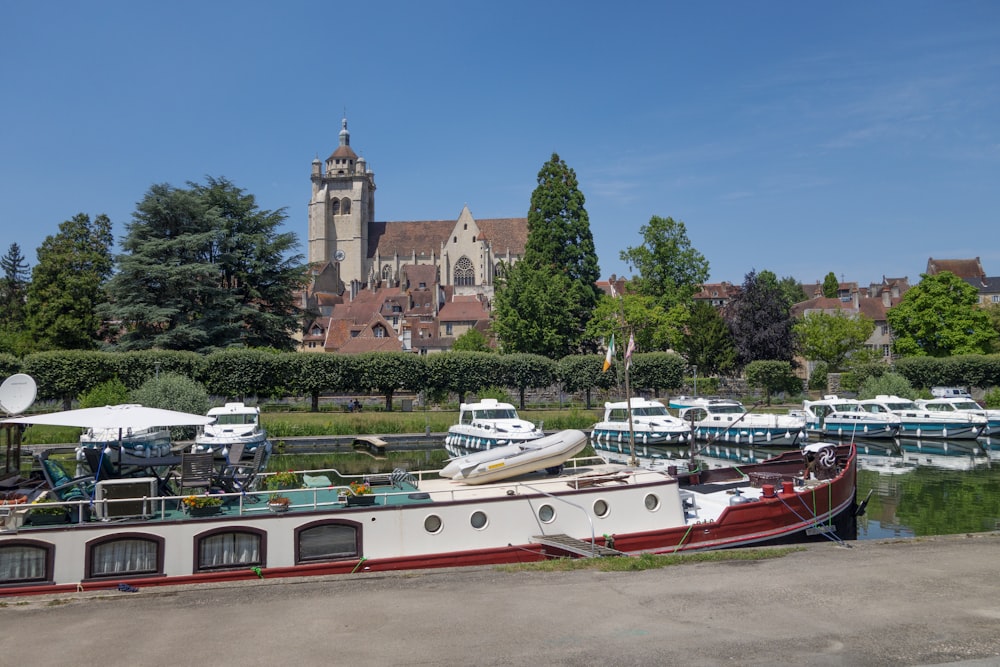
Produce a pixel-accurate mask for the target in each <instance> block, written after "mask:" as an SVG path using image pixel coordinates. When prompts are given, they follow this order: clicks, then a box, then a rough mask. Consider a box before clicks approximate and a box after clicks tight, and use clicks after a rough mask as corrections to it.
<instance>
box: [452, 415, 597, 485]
mask: <svg viewBox="0 0 1000 667" xmlns="http://www.w3.org/2000/svg"><path fill="white" fill-rule="evenodd" d="M586 446H587V435H586V434H585V433H584V432H583V431H576V430H573V429H569V430H566V431H559V432H558V433H553V434H552V435H548V436H545V437H542V438H537V439H535V440H528V441H526V442H518V443H515V444H512V445H504V446H502V447H494V448H492V449H487V450H484V451H480V452H474V453H472V454H468V455H466V456H460V457H457V458H454V459H452V460H451V461H450V462H449V463H448V465H446V466H445V467H444V468H442V469H441V473H440V474H441V476H442V477H447V478H449V479H454V480H457V481H462V482H465V483H466V484H484V483H486V482H495V481H498V480H501V479H508V478H510V477H514V476H515V475H523V474H525V473H529V472H535V471H536V470H552V471H553V472H558V469H559V467H560V466H561V465H562V464H563V463H564V462H565V461H566V460H567V459H569V458H571V457H573V456H576V455H577V454H579V453H580V452H581V451H582V450H583V448H584V447H586Z"/></svg>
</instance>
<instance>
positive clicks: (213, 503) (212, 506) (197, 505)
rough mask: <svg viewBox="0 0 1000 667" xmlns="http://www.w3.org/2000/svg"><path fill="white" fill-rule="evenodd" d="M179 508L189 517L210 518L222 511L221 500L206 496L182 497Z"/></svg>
mask: <svg viewBox="0 0 1000 667" xmlns="http://www.w3.org/2000/svg"><path fill="white" fill-rule="evenodd" d="M181 506H182V507H183V508H184V510H186V511H187V513H188V514H190V515H191V516H210V515H212V514H218V513H219V512H220V511H221V510H222V498H218V497H216V496H211V495H208V494H205V495H202V496H184V497H183V498H181Z"/></svg>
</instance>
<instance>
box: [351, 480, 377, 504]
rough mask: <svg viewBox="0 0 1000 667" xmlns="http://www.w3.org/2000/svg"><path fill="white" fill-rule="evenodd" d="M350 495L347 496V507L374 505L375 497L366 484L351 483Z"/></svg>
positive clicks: (369, 485) (369, 486)
mask: <svg viewBox="0 0 1000 667" xmlns="http://www.w3.org/2000/svg"><path fill="white" fill-rule="evenodd" d="M350 488H351V493H350V494H349V495H348V496H347V504H348V505H374V504H375V496H374V495H372V487H371V484H369V483H368V482H351V486H350Z"/></svg>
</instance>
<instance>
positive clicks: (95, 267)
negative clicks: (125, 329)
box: [25, 213, 114, 350]
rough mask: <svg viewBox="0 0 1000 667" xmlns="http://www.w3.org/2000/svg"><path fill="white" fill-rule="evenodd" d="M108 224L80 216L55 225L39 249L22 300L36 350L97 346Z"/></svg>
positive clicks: (107, 274)
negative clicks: (55, 231) (25, 293)
mask: <svg viewBox="0 0 1000 667" xmlns="http://www.w3.org/2000/svg"><path fill="white" fill-rule="evenodd" d="M113 244H114V238H113V237H112V235H111V220H109V219H108V216H106V215H103V214H102V215H98V216H97V217H96V218H94V221H93V222H91V220H90V216H89V215H86V214H84V213H78V214H77V215H75V216H74V217H73V218H72V219H71V220H67V221H65V222H63V223H61V224H60V225H59V232H58V233H57V234H55V235H52V236H48V237H46V238H45V240H44V241H43V242H42V245H41V247H40V248H39V249H38V263H37V264H36V265H35V267H34V268H33V269H32V271H31V284H30V285H29V286H28V290H27V297H26V302H25V323H26V325H27V329H28V330H29V331H30V333H31V336H32V338H33V339H34V341H35V343H36V347H37V349H40V350H59V349H63V350H66V349H69V350H88V349H94V348H96V347H97V346H98V343H99V342H100V339H101V329H102V319H101V317H100V316H99V315H98V312H97V307H98V304H100V303H101V302H102V301H104V285H105V283H106V282H107V280H108V278H109V277H110V275H111V269H112V266H113V260H112V257H111V250H110V248H111V247H112V246H113Z"/></svg>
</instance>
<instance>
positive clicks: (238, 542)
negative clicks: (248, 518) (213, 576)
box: [198, 533, 261, 570]
mask: <svg viewBox="0 0 1000 667" xmlns="http://www.w3.org/2000/svg"><path fill="white" fill-rule="evenodd" d="M260 564H261V563H260V536H259V535H254V534H252V533H221V534H219V535H212V536H211V537H206V538H205V539H203V540H201V541H199V542H198V569H199V570H204V569H208V568H214V567H230V566H233V565H260Z"/></svg>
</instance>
